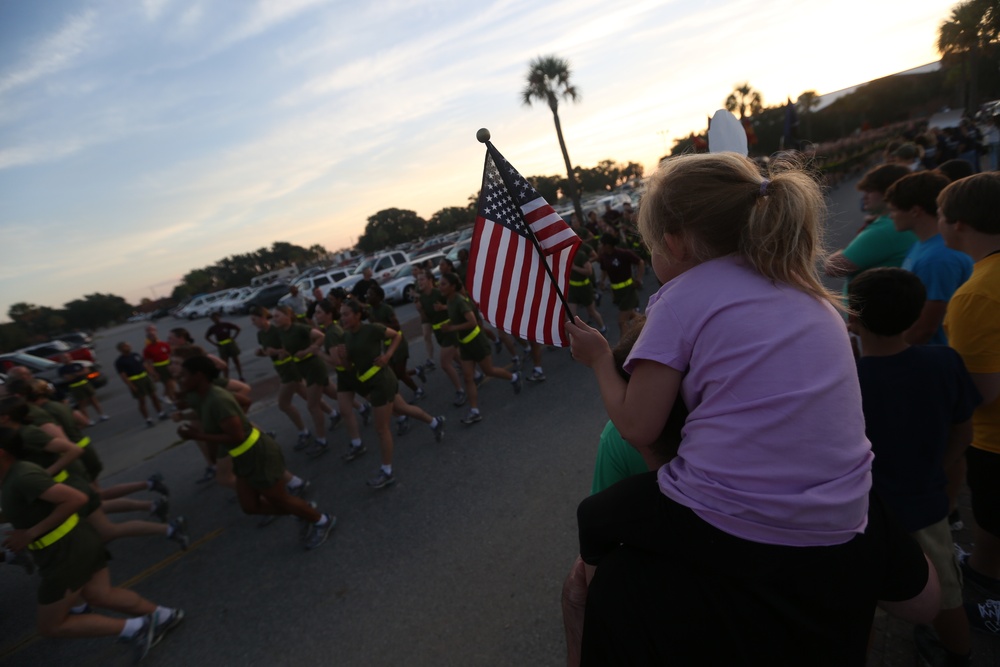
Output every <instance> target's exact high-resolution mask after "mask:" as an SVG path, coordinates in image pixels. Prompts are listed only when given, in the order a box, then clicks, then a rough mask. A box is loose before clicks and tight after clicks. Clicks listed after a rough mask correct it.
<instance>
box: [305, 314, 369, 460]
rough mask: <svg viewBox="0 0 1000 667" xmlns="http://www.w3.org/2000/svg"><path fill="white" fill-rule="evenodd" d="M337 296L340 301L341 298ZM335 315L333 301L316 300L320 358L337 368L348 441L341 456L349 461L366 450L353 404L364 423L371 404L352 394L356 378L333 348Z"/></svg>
mask: <svg viewBox="0 0 1000 667" xmlns="http://www.w3.org/2000/svg"><path fill="white" fill-rule="evenodd" d="M338 300H339V301H341V302H342V300H341V299H338ZM339 316H340V310H339V308H337V309H335V306H334V304H333V303H331V302H330V301H326V300H324V301H320V302H319V303H317V304H316V310H315V312H314V313H313V318H314V319H315V320H316V322H317V324H319V325H320V326H321V327H323V359H324V361H326V363H327V365H329V366H332V367H333V368H334V369H335V370H336V371H337V405H338V406H339V407H340V414H342V415H344V426H345V428H346V429H347V436H348V438H350V441H351V443H350V446H349V447H348V448H347V452H346V453H345V454H344V455H343V456H342V458H343V459H344V460H345V461H353V460H354V459H356V458H357V457H359V456H361V455H362V454H364V453H365V452H366V451H367V449H366V448H365V446H364V444H362V442H361V429H360V428H359V427H358V420H357V417H356V416H355V415H354V408H355V407H358V409H359V413H360V414H361V416H362V419H363V420H364V421H365V423H366V424H367V423H368V421H369V420H370V419H371V414H372V408H371V406H370V405H368V404H367V403H362V402H361V401H360V399H359V398H358V397H357V396H356V395H355V391H356V389H357V385H358V382H357V379H356V378H355V377H354V373H353V372H352V371H350V370H348V369H347V366H345V365H344V364H343V363H342V362H341V360H340V357H339V355H338V354H337V348H338V347H340V346H341V345H343V344H344V330H343V329H342V328H341V327H340V323H339V320H337V319H335V317H339Z"/></svg>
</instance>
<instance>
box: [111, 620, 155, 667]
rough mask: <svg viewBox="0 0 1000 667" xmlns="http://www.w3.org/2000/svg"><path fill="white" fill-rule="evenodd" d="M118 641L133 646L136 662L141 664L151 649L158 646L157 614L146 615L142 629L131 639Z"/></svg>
mask: <svg viewBox="0 0 1000 667" xmlns="http://www.w3.org/2000/svg"><path fill="white" fill-rule="evenodd" d="M118 641H120V642H122V643H124V644H131V645H132V651H133V653H134V654H135V661H136V662H139V661H141V660H142V659H143V658H145V657H146V656H147V655H149V649H151V648H153V646H155V645H156V614H146V615H145V616H143V617H142V627H140V628H139V630H138V632H136V633H135V634H134V635H132V636H131V637H122V638H121V639H119V640H118Z"/></svg>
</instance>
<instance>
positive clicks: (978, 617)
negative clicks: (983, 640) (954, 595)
mask: <svg viewBox="0 0 1000 667" xmlns="http://www.w3.org/2000/svg"><path fill="white" fill-rule="evenodd" d="M965 613H966V615H968V617H969V625H970V626H971V627H972V629H973V630H978V631H979V632H984V633H986V634H988V635H993V636H994V637H1000V600H986V601H985V602H981V603H979V604H969V603H966V604H965Z"/></svg>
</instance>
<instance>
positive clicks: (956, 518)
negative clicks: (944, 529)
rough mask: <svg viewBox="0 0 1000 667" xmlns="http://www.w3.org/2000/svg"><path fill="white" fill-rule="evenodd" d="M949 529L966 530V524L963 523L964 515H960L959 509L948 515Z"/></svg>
mask: <svg viewBox="0 0 1000 667" xmlns="http://www.w3.org/2000/svg"><path fill="white" fill-rule="evenodd" d="M948 527H949V528H950V529H952V530H962V529H963V528H965V522H964V521H962V515H961V514H959V513H958V509H957V508H956V509H955V511H954V512H952V513H951V514H949V515H948Z"/></svg>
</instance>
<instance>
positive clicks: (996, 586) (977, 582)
mask: <svg viewBox="0 0 1000 667" xmlns="http://www.w3.org/2000/svg"><path fill="white" fill-rule="evenodd" d="M955 551H956V553H957V555H958V564H959V565H960V566H961V568H962V579H963V581H964V582H965V583H967V584H972V586H973V588H976V589H977V590H979V592H980V593H983V594H984V595H988V596H990V597H993V598H1000V579H994V578H993V577H990V576H987V575H985V574H980V573H979V572H976V571H975V570H973V569H972V567H971V566H969V556H970V554H968V553H966V552H965V551H963V550H962V548H961V547H960V546H958V545H957V544H956V545H955ZM997 630H998V631H1000V626H998V627H997Z"/></svg>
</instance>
